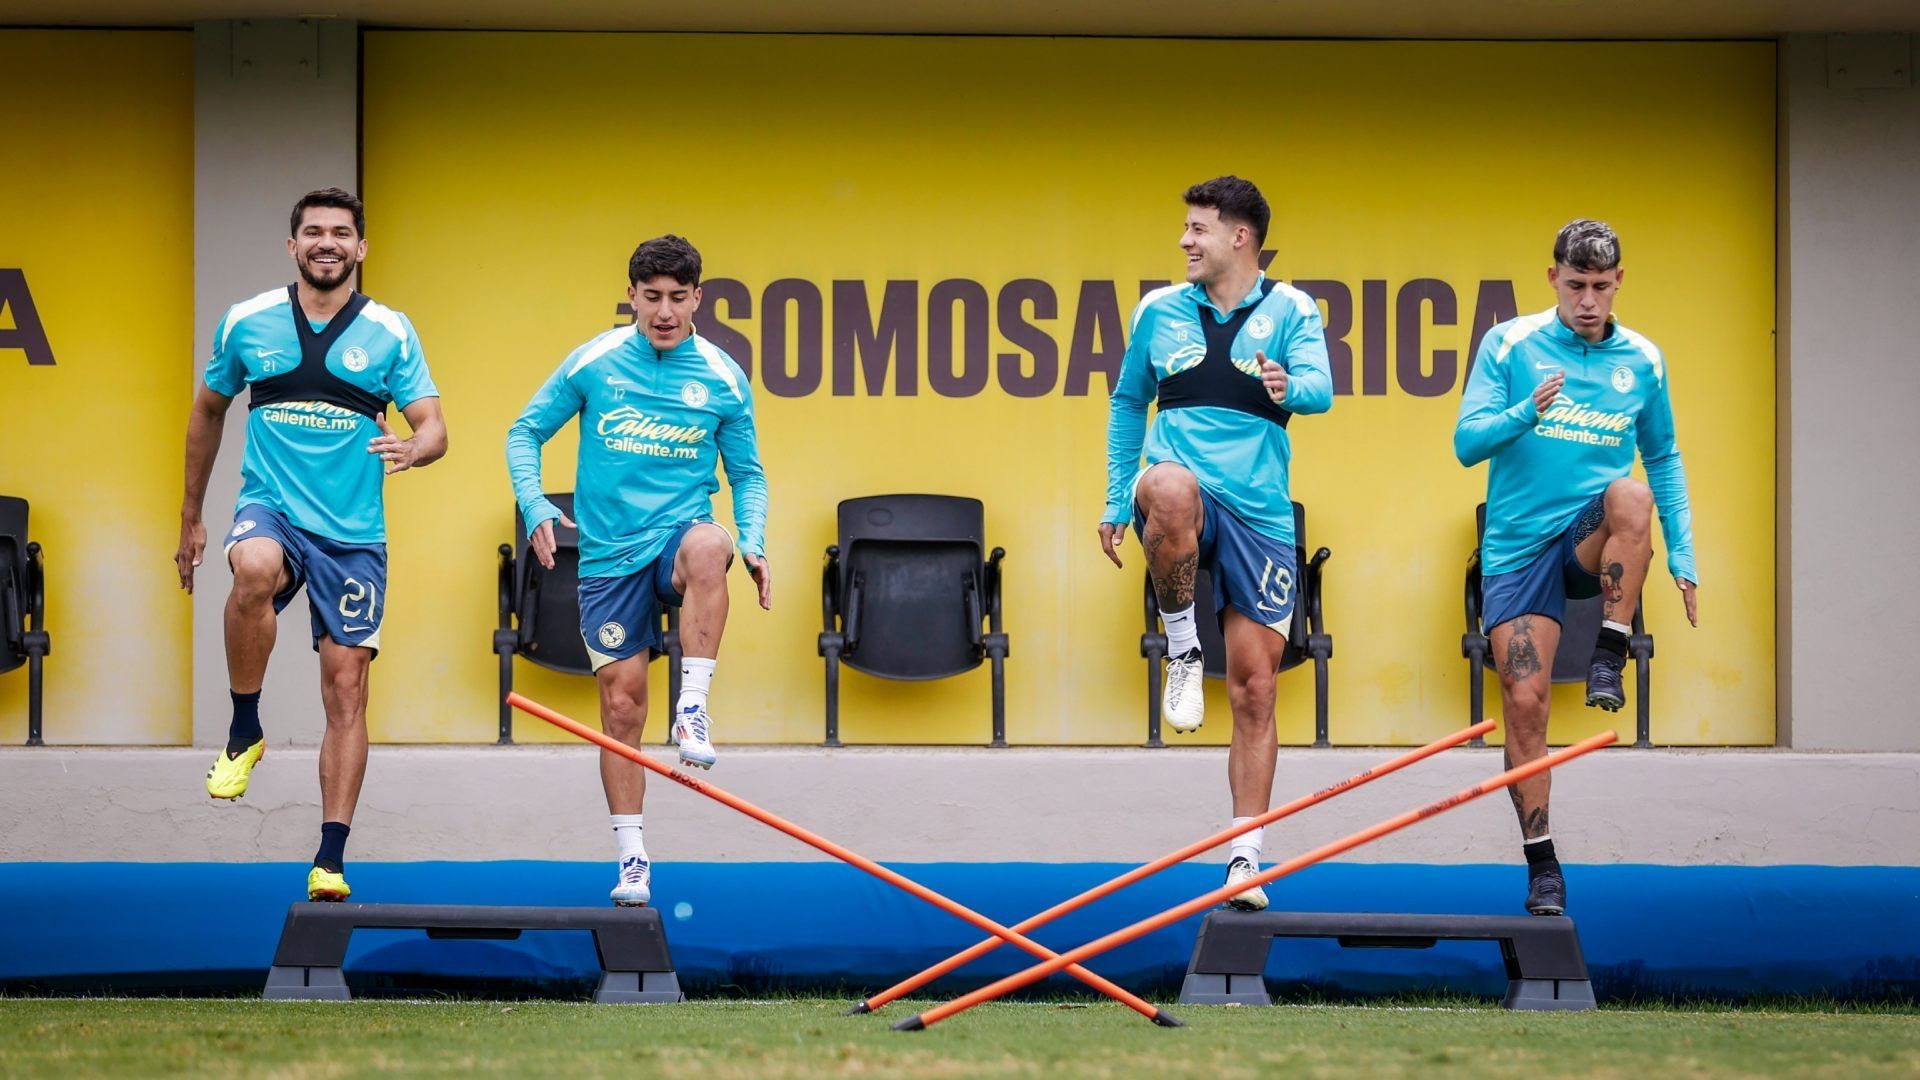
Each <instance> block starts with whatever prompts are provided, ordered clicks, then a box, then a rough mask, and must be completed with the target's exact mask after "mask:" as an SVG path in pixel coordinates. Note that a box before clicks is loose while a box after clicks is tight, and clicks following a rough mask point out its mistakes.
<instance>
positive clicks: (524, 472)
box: [507, 326, 767, 577]
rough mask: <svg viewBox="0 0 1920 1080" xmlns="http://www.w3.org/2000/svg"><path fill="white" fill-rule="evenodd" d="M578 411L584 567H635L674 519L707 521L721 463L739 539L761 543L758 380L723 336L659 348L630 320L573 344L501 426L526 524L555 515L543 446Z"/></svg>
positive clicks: (577, 483)
mask: <svg viewBox="0 0 1920 1080" xmlns="http://www.w3.org/2000/svg"><path fill="white" fill-rule="evenodd" d="M575 417H579V418H580V455H579V461H578V463H577V464H576V466H575V474H574V476H575V479H574V494H573V516H574V520H575V523H576V524H578V525H579V526H580V576H581V577H619V576H624V575H626V574H631V573H636V572H638V571H640V570H642V569H644V568H646V567H647V566H649V565H650V564H652V562H653V561H654V559H656V558H658V557H659V555H660V552H661V550H662V549H663V548H664V547H665V546H666V542H667V540H668V538H669V537H670V536H672V534H673V532H674V530H675V529H677V528H678V527H679V526H681V525H684V524H686V523H687V522H690V521H710V520H712V518H713V498H712V496H713V493H714V492H715V491H718V490H719V489H720V481H719V479H718V477H717V475H716V473H715V465H716V463H718V464H720V465H724V467H725V468H726V471H727V483H728V484H729V485H731V486H732V488H733V520H734V524H735V525H736V526H737V527H738V528H739V530H740V548H741V550H742V551H745V552H747V553H749V554H752V555H758V556H764V555H765V554H766V526H767V478H766V473H765V472H764V471H763V470H762V469H761V467H760V450H759V447H758V446H757V445H756V443H755V439H754V430H753V391H752V390H751V388H749V387H748V386H747V375H746V372H745V371H743V370H741V368H740V365H739V364H736V363H735V362H734V360H733V358H732V357H730V356H728V355H727V354H726V353H725V352H723V351H722V350H721V349H720V348H719V347H718V346H716V345H714V344H713V343H712V342H710V341H708V340H706V339H705V338H703V337H700V336H699V335H698V334H693V335H689V336H688V337H687V339H686V340H685V341H682V342H681V343H680V344H678V345H676V346H674V347H673V348H672V349H669V350H667V351H666V352H660V351H658V350H656V349H655V348H654V347H653V346H652V344H650V343H649V342H648V341H647V337H646V335H645V334H643V333H641V332H640V331H639V329H638V328H637V327H635V326H623V327H621V328H620V329H618V330H609V331H607V332H606V333H604V334H601V335H600V336H598V337H596V338H594V339H593V340H591V341H589V342H587V343H586V344H585V345H582V346H580V347H579V348H577V349H575V350H573V352H572V353H570V354H569V355H568V356H567V359H566V361H565V362H563V363H562V364H561V365H560V367H559V369H558V370H557V371H555V372H554V373H553V377H552V378H550V379H548V380H547V382H546V385H544V386H542V387H541V388H540V390H539V392H538V393H536V394H534V395H533V400H532V401H530V402H528V403H527V408H526V411H524V412H522V413H521V414H520V418H519V419H518V420H515V421H514V422H513V426H512V427H511V428H509V429H507V471H508V473H509V474H510V475H511V476H512V477H513V494H514V498H515V499H517V500H518V501H519V504H520V513H521V516H522V519H523V520H524V521H525V522H526V527H527V531H528V532H529V533H531V532H532V531H533V530H534V529H535V528H537V527H538V526H539V525H540V523H541V522H543V521H548V520H551V519H553V518H557V517H559V516H560V510H559V508H558V507H556V506H554V505H553V503H552V501H550V500H549V499H548V498H547V497H546V496H545V495H544V494H543V493H542V489H541V484H540V447H541V445H542V444H543V443H545V442H546V441H547V440H548V439H551V438H553V436H554V433H555V432H557V431H559V430H560V429H561V428H562V427H565V426H566V423H567V421H569V420H572V419H573V418H575ZM716 459H717V462H716Z"/></svg>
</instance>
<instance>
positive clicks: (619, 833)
mask: <svg viewBox="0 0 1920 1080" xmlns="http://www.w3.org/2000/svg"><path fill="white" fill-rule="evenodd" d="M640 817H641V815H639V814H608V815H607V820H608V821H611V822H613V840H614V843H616V844H618V845H620V860H621V861H622V862H625V861H626V860H627V859H630V858H634V857H639V858H642V859H644V858H646V857H647V845H646V840H645V838H644V837H643V836H642V835H641V831H640Z"/></svg>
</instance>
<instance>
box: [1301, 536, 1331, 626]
mask: <svg viewBox="0 0 1920 1080" xmlns="http://www.w3.org/2000/svg"><path fill="white" fill-rule="evenodd" d="M1331 558H1333V551H1332V550H1331V549H1329V548H1324V547H1323V548H1321V549H1320V550H1318V551H1316V552H1314V553H1313V558H1312V559H1311V560H1310V561H1309V562H1308V563H1307V585H1308V588H1307V630H1308V632H1309V633H1311V634H1315V635H1319V636H1323V637H1324V636H1325V635H1326V632H1327V615H1326V609H1325V606H1324V605H1323V604H1322V603H1321V599H1322V596H1321V590H1322V585H1323V583H1324V581H1325V567H1326V565H1327V560H1328V559H1331Z"/></svg>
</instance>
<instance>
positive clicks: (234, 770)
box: [207, 739, 267, 799]
mask: <svg viewBox="0 0 1920 1080" xmlns="http://www.w3.org/2000/svg"><path fill="white" fill-rule="evenodd" d="M266 756H267V740H265V739H261V740H260V741H259V742H257V743H254V744H253V745H252V746H249V747H247V748H246V749H245V750H242V751H241V752H240V756H239V757H228V756H227V751H226V750H225V749H224V748H222V749H221V750H220V751H219V752H218V753H216V754H214V757H213V768H211V769H208V770H207V794H209V795H211V796H213V797H214V798H216V799H237V798H239V797H240V796H242V795H245V794H246V793H247V778H248V777H250V776H252V775H253V767H254V766H255V765H258V764H260V759H261V758H263V757H266Z"/></svg>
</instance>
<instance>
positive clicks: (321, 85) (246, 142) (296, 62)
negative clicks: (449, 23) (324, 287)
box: [172, 19, 371, 746]
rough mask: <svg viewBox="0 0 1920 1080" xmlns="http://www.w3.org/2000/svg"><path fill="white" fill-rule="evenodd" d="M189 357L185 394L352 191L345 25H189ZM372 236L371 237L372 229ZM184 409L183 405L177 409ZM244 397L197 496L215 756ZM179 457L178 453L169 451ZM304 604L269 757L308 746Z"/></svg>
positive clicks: (288, 655)
mask: <svg viewBox="0 0 1920 1080" xmlns="http://www.w3.org/2000/svg"><path fill="white" fill-rule="evenodd" d="M193 44H194V72H193V75H194V88H193V112H194V117H193V118H194V125H193V140H194V206H193V210H194V214H193V221H194V227H193V233H194V236H193V241H194V243H193V255H194V323H193V328H194V329H193V333H194V342H195V344H194V352H193V354H192V356H191V357H190V360H191V363H190V365H189V370H188V371H184V372H183V373H182V374H183V379H182V382H183V383H184V384H185V385H186V386H188V387H189V388H190V389H189V390H188V391H187V394H189V395H190V394H191V393H192V392H193V389H195V388H197V387H198V385H199V381H200V373H201V369H202V367H203V366H204V364H205V362H206V357H207V350H208V345H209V343H210V342H211V341H212V340H213V332H214V328H215V327H216V326H218V325H219V322H220V317H221V315H223V314H225V312H226V310H227V308H228V307H229V306H230V305H232V304H234V303H237V302H239V301H241V300H244V299H246V298H247V297H250V296H253V295H256V294H258V293H261V292H264V291H266V290H267V289H271V288H274V287H276V286H284V285H286V284H287V283H288V282H290V281H292V280H293V279H294V276H295V271H294V268H293V263H292V261H291V260H289V259H288V258H287V253H286V248H285V245H284V244H283V243H282V242H281V238H283V237H285V236H286V235H287V214H288V212H289V211H291V210H292V209H293V204H294V203H295V202H298V201H299V199H300V196H302V195H304V194H306V193H307V192H309V191H312V190H314V189H315V188H322V187H328V186H339V187H343V188H346V189H348V190H349V191H352V190H354V189H355V188H357V187H358V181H359V170H360V127H359V117H360V111H359V110H360V104H359V103H360V39H359V30H358V28H357V27H356V25H355V24H354V23H352V22H347V21H341V20H324V19H320V20H309V19H297V20H296V19H279V20H269V19H252V20H231V21H208V22H200V23H196V24H194V28H193ZM369 230H370V231H371V226H370V227H369ZM184 403H185V399H184V398H183V402H182V404H183V407H184ZM246 416H247V397H246V395H245V394H242V395H241V396H240V397H238V398H235V399H234V403H233V408H232V409H231V410H230V411H229V412H228V414H227V427H226V437H225V440H224V441H223V443H222V445H221V449H220V458H219V460H218V461H217V462H215V464H214V470H213V480H212V482H211V483H210V484H209V485H208V486H207V502H206V509H205V514H206V522H207V533H208V548H207V558H206V563H205V564H204V565H203V566H202V567H201V568H200V572H199V575H198V577H197V580H196V582H195V586H194V593H193V742H194V745H195V746H214V745H219V744H223V743H225V742H226V738H227V721H228V718H229V717H230V716H231V715H232V712H233V707H232V704H231V702H230V700H229V698H228V697H227V690H228V686H227V668H226V652H225V645H224V640H225V639H224V635H223V631H222V626H221V619H222V611H223V610H224V608H225V605H226V599H227V591H228V588H229V587H230V586H231V584H232V581H233V578H232V575H231V574H230V573H228V571H227V564H226V560H225V559H224V558H223V557H222V556H221V554H220V547H221V538H222V536H223V534H224V533H225V531H226V529H227V528H228V527H230V526H231V525H232V524H233V510H234V505H233V502H234V499H235V497H236V496H238V495H239V493H240V452H241V448H242V446H243V444H244V440H245V433H246ZM172 452H174V453H177V452H178V450H177V448H176V449H175V450H174V451H172ZM310 645H311V636H310V632H309V629H308V619H307V604H306V599H305V597H304V596H301V597H298V598H296V599H295V600H294V602H293V604H292V605H291V606H289V607H288V608H287V610H286V611H285V612H283V613H282V614H281V616H280V640H279V647H278V648H277V649H275V650H274V655H273V660H272V662H271V664H269V665H268V668H267V680H266V685H265V687H264V689H265V693H264V694H263V695H262V701H261V715H262V718H263V719H264V720H265V721H266V729H267V738H268V740H269V745H283V744H286V743H292V742H300V743H316V742H318V741H319V738H320V733H321V731H322V730H323V729H324V728H325V726H326V717H325V715H324V714H323V713H322V711H321V709H320V693H319V685H320V662H319V659H318V657H317V656H316V655H315V654H314V653H313V651H312V649H311V647H310Z"/></svg>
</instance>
